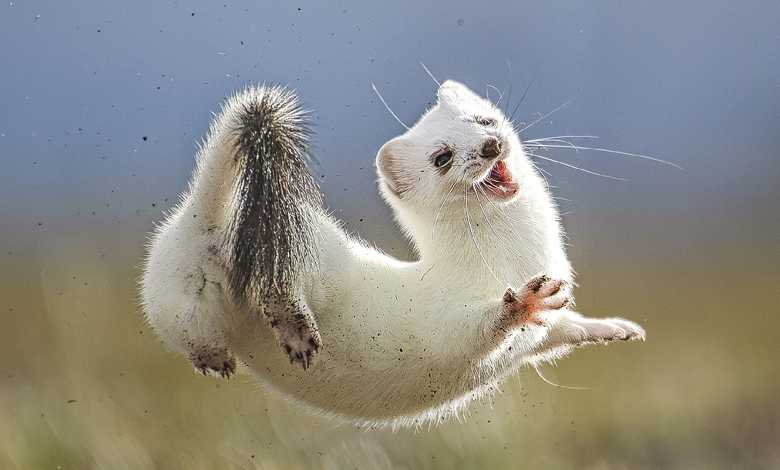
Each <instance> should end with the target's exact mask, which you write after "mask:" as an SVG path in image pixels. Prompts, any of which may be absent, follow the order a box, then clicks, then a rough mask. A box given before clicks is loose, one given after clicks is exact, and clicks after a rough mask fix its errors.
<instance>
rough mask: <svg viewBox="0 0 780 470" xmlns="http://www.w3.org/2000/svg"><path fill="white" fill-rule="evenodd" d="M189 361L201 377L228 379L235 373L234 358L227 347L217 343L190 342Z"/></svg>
mask: <svg viewBox="0 0 780 470" xmlns="http://www.w3.org/2000/svg"><path fill="white" fill-rule="evenodd" d="M188 346H189V348H188V349H189V351H190V354H189V359H190V361H191V362H192V364H193V365H194V366H195V369H197V371H198V372H200V373H202V374H203V375H206V374H211V375H214V376H219V377H225V378H228V379H229V378H230V376H231V375H233V374H235V373H236V358H235V357H233V353H232V352H231V351H230V350H229V349H228V348H227V346H225V345H223V344H220V342H218V341H206V342H204V341H190V342H189V344H188Z"/></svg>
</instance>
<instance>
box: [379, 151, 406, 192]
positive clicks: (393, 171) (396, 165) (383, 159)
mask: <svg viewBox="0 0 780 470" xmlns="http://www.w3.org/2000/svg"><path fill="white" fill-rule="evenodd" d="M408 146H409V143H408V142H407V141H406V140H403V138H401V137H396V138H395V139H392V140H390V141H389V142H387V143H386V144H385V145H383V146H382V148H381V149H379V153H377V154H376V169H377V173H379V181H380V182H381V183H384V186H385V187H386V188H387V189H388V190H389V191H390V192H391V193H392V194H395V195H396V196H397V197H398V198H399V199H400V198H401V196H402V194H403V189H404V188H403V185H402V184H401V172H402V170H403V166H402V165H403V152H404V151H405V150H406V148H407V147H408Z"/></svg>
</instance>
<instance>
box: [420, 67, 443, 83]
mask: <svg viewBox="0 0 780 470" xmlns="http://www.w3.org/2000/svg"><path fill="white" fill-rule="evenodd" d="M420 65H422V68H424V69H425V71H426V72H427V73H428V76H429V77H431V78H432V79H433V81H434V82H436V84H437V85H439V86H441V83H439V81H438V80H436V77H434V76H433V74H432V73H431V71H430V70H428V67H426V66H425V64H423V63H422V62H420Z"/></svg>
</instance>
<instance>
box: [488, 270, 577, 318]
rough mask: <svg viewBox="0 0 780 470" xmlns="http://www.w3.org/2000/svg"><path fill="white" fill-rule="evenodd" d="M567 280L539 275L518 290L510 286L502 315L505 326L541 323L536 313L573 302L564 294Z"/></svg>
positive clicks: (505, 294)
mask: <svg viewBox="0 0 780 470" xmlns="http://www.w3.org/2000/svg"><path fill="white" fill-rule="evenodd" d="M565 285H566V281H562V280H559V279H550V278H549V277H547V276H544V275H542V276H537V277H535V278H533V279H531V280H530V281H528V283H526V285H524V286H523V288H522V289H520V291H519V292H516V291H515V290H513V289H512V288H508V289H507V290H506V292H505V293H504V298H503V301H504V311H503V315H502V317H501V319H502V323H506V325H503V326H505V327H513V326H520V325H522V324H526V323H536V324H541V321H540V320H539V318H537V316H536V313H537V312H541V311H544V310H560V309H562V308H563V307H565V306H567V305H569V304H570V303H571V299H570V298H569V297H568V296H567V295H566V294H564V293H563V292H562V291H563V288H564V287H565Z"/></svg>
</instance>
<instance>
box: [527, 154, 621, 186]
mask: <svg viewBox="0 0 780 470" xmlns="http://www.w3.org/2000/svg"><path fill="white" fill-rule="evenodd" d="M528 154H529V155H530V156H532V157H536V158H540V159H542V160H547V161H548V162H553V163H557V164H559V165H563V166H565V167H569V168H572V169H574V170H579V171H582V172H584V173H587V174H589V175H594V176H601V177H602V178H609V179H611V180H618V181H628V180H627V179H626V178H620V177H617V176H611V175H604V174H601V173H596V172H595V171H590V170H586V169H585V168H580V167H578V166H574V165H571V164H569V163H565V162H561V161H558V160H555V159H553V158H548V157H543V156H541V155H539V154H537V153H531V152H529V153H528Z"/></svg>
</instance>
